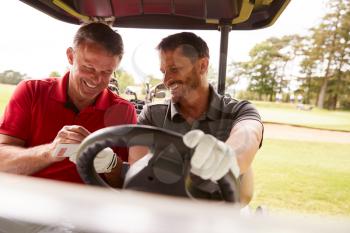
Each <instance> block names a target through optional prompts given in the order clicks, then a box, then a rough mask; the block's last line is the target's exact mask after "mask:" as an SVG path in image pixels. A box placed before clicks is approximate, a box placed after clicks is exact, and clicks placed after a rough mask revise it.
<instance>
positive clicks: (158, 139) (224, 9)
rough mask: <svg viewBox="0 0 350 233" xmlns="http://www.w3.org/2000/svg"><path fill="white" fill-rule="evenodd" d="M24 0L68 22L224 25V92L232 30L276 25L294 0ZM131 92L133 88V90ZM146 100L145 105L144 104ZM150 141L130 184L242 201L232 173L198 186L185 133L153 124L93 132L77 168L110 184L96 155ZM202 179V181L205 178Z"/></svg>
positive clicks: (150, 96) (174, 26) (90, 181)
mask: <svg viewBox="0 0 350 233" xmlns="http://www.w3.org/2000/svg"><path fill="white" fill-rule="evenodd" d="M21 1H22V2H24V3H26V4H28V5H30V6H32V7H34V8H36V9H38V10H40V11H42V12H44V13H46V14H48V15H50V16H52V17H54V18H56V19H58V20H61V21H64V22H67V23H73V24H81V23H83V22H89V21H105V22H107V23H109V24H111V25H113V26H114V27H127V28H155V29H183V30H184V29H187V30H196V29H197V30H219V31H220V33H221V44H220V61H219V77H218V92H219V93H220V94H224V91H225V75H226V63H227V49H228V36H229V32H230V31H231V30H252V29H258V28H263V27H267V26H270V25H272V24H273V23H274V22H275V21H276V19H277V18H278V16H279V15H280V14H281V12H282V11H283V10H284V9H285V7H286V6H287V5H288V3H289V1H290V0H274V1H263V0H261V1H260V0H259V1H258V0H256V1H252V0H234V1H232V0H220V1H215V0H192V1H188V0H167V1H159V0H157V1H154V0H147V1H146V0H143V1H140V0H132V1H120V0H99V1H93V0H85V1H84V0H21ZM161 88H164V87H161V86H159V87H156V88H154V89H152V90H151V89H150V88H149V87H148V91H147V99H146V101H145V102H140V101H139V100H138V99H137V97H136V96H135V98H134V101H133V102H134V104H135V106H136V108H137V109H138V110H139V111H138V112H140V111H141V108H142V105H143V104H145V103H147V102H151V101H152V99H153V97H155V96H157V93H161V92H158V90H160V89H161ZM129 94H133V93H132V92H131V91H130V92H129ZM140 106H141V107H140ZM133 145H143V146H148V147H149V148H150V150H151V152H152V153H153V154H154V155H153V158H152V159H151V160H150V162H149V165H148V166H147V167H145V168H144V169H143V170H141V171H140V172H139V173H138V174H136V175H135V176H134V177H133V178H132V179H131V180H130V181H129V182H128V184H127V185H126V186H125V188H126V189H133V190H142V191H148V192H155V193H163V194H169V195H176V196H190V197H199V198H208V197H209V199H212V198H213V199H223V200H226V201H229V202H236V201H238V198H239V197H238V192H237V190H238V185H237V181H236V180H235V179H234V178H233V176H232V175H226V176H225V177H224V178H223V179H221V180H220V181H219V182H218V184H214V183H212V184H210V185H214V186H216V188H214V189H213V190H215V191H213V193H211V194H210V195H203V194H202V193H200V192H199V191H196V189H195V187H196V184H197V181H196V179H194V178H191V175H190V174H189V163H188V162H189V159H190V157H191V153H192V151H191V150H190V149H189V148H187V147H186V146H185V145H184V144H183V143H182V135H180V134H177V133H174V132H171V131H168V130H164V129H160V128H155V127H149V126H136V125H127V126H118V127H111V128H106V129H102V130H99V131H97V132H95V133H93V134H91V135H90V136H89V137H88V138H87V139H86V140H85V141H84V142H83V143H82V146H81V148H80V150H79V156H78V161H77V168H78V171H79V173H80V175H81V177H82V179H83V180H84V181H85V182H86V183H88V184H91V185H100V186H106V185H107V184H106V183H105V182H104V181H103V179H101V178H100V177H99V176H98V175H97V174H96V172H95V170H94V167H93V160H94V157H95V156H96V154H97V153H98V152H99V151H101V150H102V149H103V148H105V147H115V146H126V147H129V146H133ZM200 182H202V181H200Z"/></svg>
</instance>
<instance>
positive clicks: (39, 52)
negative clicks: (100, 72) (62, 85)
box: [0, 0, 326, 82]
mask: <svg viewBox="0 0 350 233" xmlns="http://www.w3.org/2000/svg"><path fill="white" fill-rule="evenodd" d="M325 2H326V0H291V2H290V3H289V5H288V6H287V8H286V9H285V11H284V12H283V13H282V15H281V16H280V17H279V18H278V20H277V21H276V23H275V24H273V25H272V26H270V27H268V28H265V29H259V30H252V31H231V32H230V36H229V50H228V64H229V63H231V62H233V61H244V60H247V59H248V58H249V55H248V54H249V50H250V49H252V48H253V46H254V45H255V44H257V43H259V42H262V41H263V40H265V39H267V38H269V37H272V36H276V37H280V36H283V35H288V34H306V33H307V31H308V28H310V27H312V26H315V25H317V24H318V22H319V21H320V19H321V17H322V16H323V15H324V13H325V11H326V9H325ZM0 6H1V9H2V13H1V14H0V28H1V32H0V35H1V36H0V72H3V71H5V70H9V69H11V70H15V71H19V72H21V73H25V74H27V75H28V76H29V77H31V78H45V77H47V76H48V75H49V74H50V73H51V72H52V71H57V72H59V73H60V74H64V72H65V71H66V70H67V67H68V66H69V64H68V61H67V58H66V49H67V48H68V47H69V46H71V44H72V38H73V36H74V33H75V31H76V30H77V29H78V26H77V25H71V24H67V23H64V22H60V21H58V20H56V19H53V18H51V17H49V16H47V15H45V14H44V13H41V12H39V11H37V10H35V9H34V8H31V7H29V6H27V5H26V4H24V3H22V2H20V1H18V0H7V1H1V3H0ZM118 31H119V33H120V34H121V35H122V37H123V40H124V46H125V55H124V58H123V60H122V62H121V65H120V67H122V68H123V69H125V70H126V71H127V72H129V73H131V74H132V75H133V76H134V77H135V79H136V81H137V82H141V81H143V78H144V77H145V76H146V75H148V74H152V75H155V76H157V77H159V78H160V77H161V73H160V71H159V61H158V54H157V51H156V50H155V49H154V48H155V47H156V45H157V44H158V43H159V41H160V40H161V39H162V38H163V37H165V36H167V35H170V34H173V33H176V32H179V31H175V30H154V29H153V30H146V29H123V28H120V29H118ZM194 32H195V33H196V34H198V35H199V36H201V37H202V38H203V39H204V40H205V41H206V42H207V43H208V46H209V49H210V56H211V65H212V66H213V68H214V69H217V67H218V63H219V48H220V46H219V45H220V33H219V32H218V31H194Z"/></svg>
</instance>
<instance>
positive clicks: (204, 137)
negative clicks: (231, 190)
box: [183, 130, 240, 181]
mask: <svg viewBox="0 0 350 233" xmlns="http://www.w3.org/2000/svg"><path fill="white" fill-rule="evenodd" d="M183 141H184V143H185V145H186V146H187V147H189V148H194V150H195V151H194V153H193V156H192V158H191V172H192V173H193V174H195V175H197V176H199V177H201V178H202V179H205V180H209V179H210V180H212V181H217V180H219V179H221V178H222V177H223V176H225V175H226V174H227V173H228V172H229V171H231V172H232V173H233V175H234V176H235V177H236V178H238V176H239V173H240V169H239V167H238V163H237V159H236V154H235V152H234V150H233V149H232V148H231V146H229V145H227V144H225V143H224V142H222V141H220V140H218V139H216V138H215V137H213V136H212V135H210V134H204V133H203V132H202V131H201V130H192V131H190V132H188V133H186V134H185V135H184V136H183Z"/></svg>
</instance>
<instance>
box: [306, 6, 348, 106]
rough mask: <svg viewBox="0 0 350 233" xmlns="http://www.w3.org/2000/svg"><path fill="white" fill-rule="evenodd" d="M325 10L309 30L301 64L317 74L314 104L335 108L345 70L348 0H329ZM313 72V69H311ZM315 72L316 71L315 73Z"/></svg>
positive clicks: (310, 74)
mask: <svg viewBox="0 0 350 233" xmlns="http://www.w3.org/2000/svg"><path fill="white" fill-rule="evenodd" d="M327 9H329V12H328V13H327V14H326V15H325V16H324V17H323V18H322V21H321V23H320V24H319V25H318V26H317V27H315V28H312V29H311V32H312V35H311V38H310V39H311V44H312V46H311V48H310V50H309V51H308V52H307V53H306V56H305V61H304V66H305V67H308V68H307V69H308V75H309V76H310V77H311V76H313V77H320V79H321V85H320V87H319V92H318V97H317V106H318V107H319V108H323V107H324V105H325V101H326V100H327V102H326V105H327V106H326V107H328V108H330V109H335V107H336V105H337V102H338V96H339V93H340V92H342V91H344V90H342V88H341V87H342V84H343V82H342V79H343V78H342V77H344V72H346V71H347V70H349V52H350V41H349V33H350V27H349V26H350V25H349V20H350V16H349V14H350V0H331V1H329V2H328V7H327ZM312 71H313V72H312ZM315 71H316V72H317V73H315Z"/></svg>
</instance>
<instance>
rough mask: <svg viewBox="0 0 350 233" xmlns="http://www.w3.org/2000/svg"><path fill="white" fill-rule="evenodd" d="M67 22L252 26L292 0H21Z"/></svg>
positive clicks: (271, 17) (161, 26) (266, 21)
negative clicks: (94, 21) (97, 21)
mask: <svg viewBox="0 0 350 233" xmlns="http://www.w3.org/2000/svg"><path fill="white" fill-rule="evenodd" d="M21 1H22V2H24V3H26V4H28V5H30V6H32V7H34V8H36V9H38V10H40V11H42V12H44V13H46V14H48V15H50V16H52V17H54V18H56V19H58V20H61V21H64V22H67V23H72V24H81V23H82V22H84V21H91V20H105V21H110V22H111V24H112V25H113V26H114V27H127V28H129V27H130V28H155V29H189V30H192V29H202V30H206V29H214V30H216V29H218V26H219V25H230V26H231V29H232V30H251V29H258V28H263V27H267V26H270V25H272V24H273V23H274V22H275V21H276V19H277V18H278V17H279V15H280V14H281V12H282V11H283V10H284V9H285V7H286V6H287V5H288V3H289V2H290V0H21Z"/></svg>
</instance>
